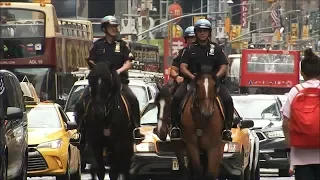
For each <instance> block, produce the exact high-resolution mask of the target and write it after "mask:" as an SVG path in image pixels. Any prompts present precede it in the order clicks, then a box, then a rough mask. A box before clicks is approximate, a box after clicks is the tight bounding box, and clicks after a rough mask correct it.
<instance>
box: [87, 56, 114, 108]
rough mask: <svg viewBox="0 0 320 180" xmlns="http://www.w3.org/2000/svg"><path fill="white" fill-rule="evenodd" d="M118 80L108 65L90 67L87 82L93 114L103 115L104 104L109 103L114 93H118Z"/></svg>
mask: <svg viewBox="0 0 320 180" xmlns="http://www.w3.org/2000/svg"><path fill="white" fill-rule="evenodd" d="M118 78H119V76H118V75H117V73H116V70H115V69H114V68H113V66H112V65H111V64H109V63H105V62H100V63H97V64H94V65H93V66H92V67H91V72H90V74H89V76H88V81H89V85H90V88H91V98H92V101H93V102H94V103H93V105H94V106H95V112H97V113H105V110H106V104H107V103H108V102H110V99H111V98H112V97H113V96H114V93H116V92H120V85H119V80H118Z"/></svg>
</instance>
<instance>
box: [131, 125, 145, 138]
mask: <svg viewBox="0 0 320 180" xmlns="http://www.w3.org/2000/svg"><path fill="white" fill-rule="evenodd" d="M137 131H139V134H140V135H141V136H142V137H136V132H137ZM132 135H133V139H134V140H136V141H142V140H144V139H145V137H143V135H142V134H141V132H140V129H139V128H134V130H133V131H132Z"/></svg>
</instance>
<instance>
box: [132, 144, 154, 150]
mask: <svg viewBox="0 0 320 180" xmlns="http://www.w3.org/2000/svg"><path fill="white" fill-rule="evenodd" d="M134 146H135V147H134V149H135V152H155V151H156V147H155V145H154V144H153V143H140V144H137V145H134Z"/></svg>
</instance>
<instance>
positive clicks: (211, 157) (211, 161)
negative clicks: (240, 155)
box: [207, 143, 223, 180]
mask: <svg viewBox="0 0 320 180" xmlns="http://www.w3.org/2000/svg"><path fill="white" fill-rule="evenodd" d="M207 152H208V153H207V154H208V169H207V180H216V179H217V178H218V175H219V170H220V164H221V160H222V157H223V145H222V143H221V144H220V145H218V146H217V147H215V148H211V149H209V150H208V151H207Z"/></svg>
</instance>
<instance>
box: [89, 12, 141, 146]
mask: <svg viewBox="0 0 320 180" xmlns="http://www.w3.org/2000/svg"><path fill="white" fill-rule="evenodd" d="M118 26H119V23H118V21H117V19H116V18H115V17H114V16H105V17H104V18H103V19H102V20H101V30H102V31H103V32H104V33H105V37H104V38H101V39H98V40H96V41H95V42H94V43H93V47H92V49H91V50H90V52H89V58H88V59H87V62H88V65H89V67H90V68H92V66H93V65H95V64H96V63H98V62H109V63H111V64H112V65H113V66H114V67H115V68H116V69H117V73H118V74H119V75H120V78H121V83H122V91H123V92H124V94H125V95H126V97H127V98H128V100H129V103H130V106H131V110H132V111H131V112H132V115H131V119H132V120H133V124H134V126H135V130H134V138H135V139H136V140H142V139H144V135H143V134H141V133H140V130H139V129H138V127H139V126H140V109H139V102H138V100H137V97H136V96H135V95H134V94H133V92H132V91H131V89H130V88H129V86H128V84H129V73H128V70H129V69H130V68H131V67H132V64H131V61H132V60H133V59H134V56H133V54H132V53H131V52H130V50H129V48H128V47H127V43H126V42H125V41H123V40H116V36H117V34H118ZM87 94H88V90H87Z"/></svg>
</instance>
